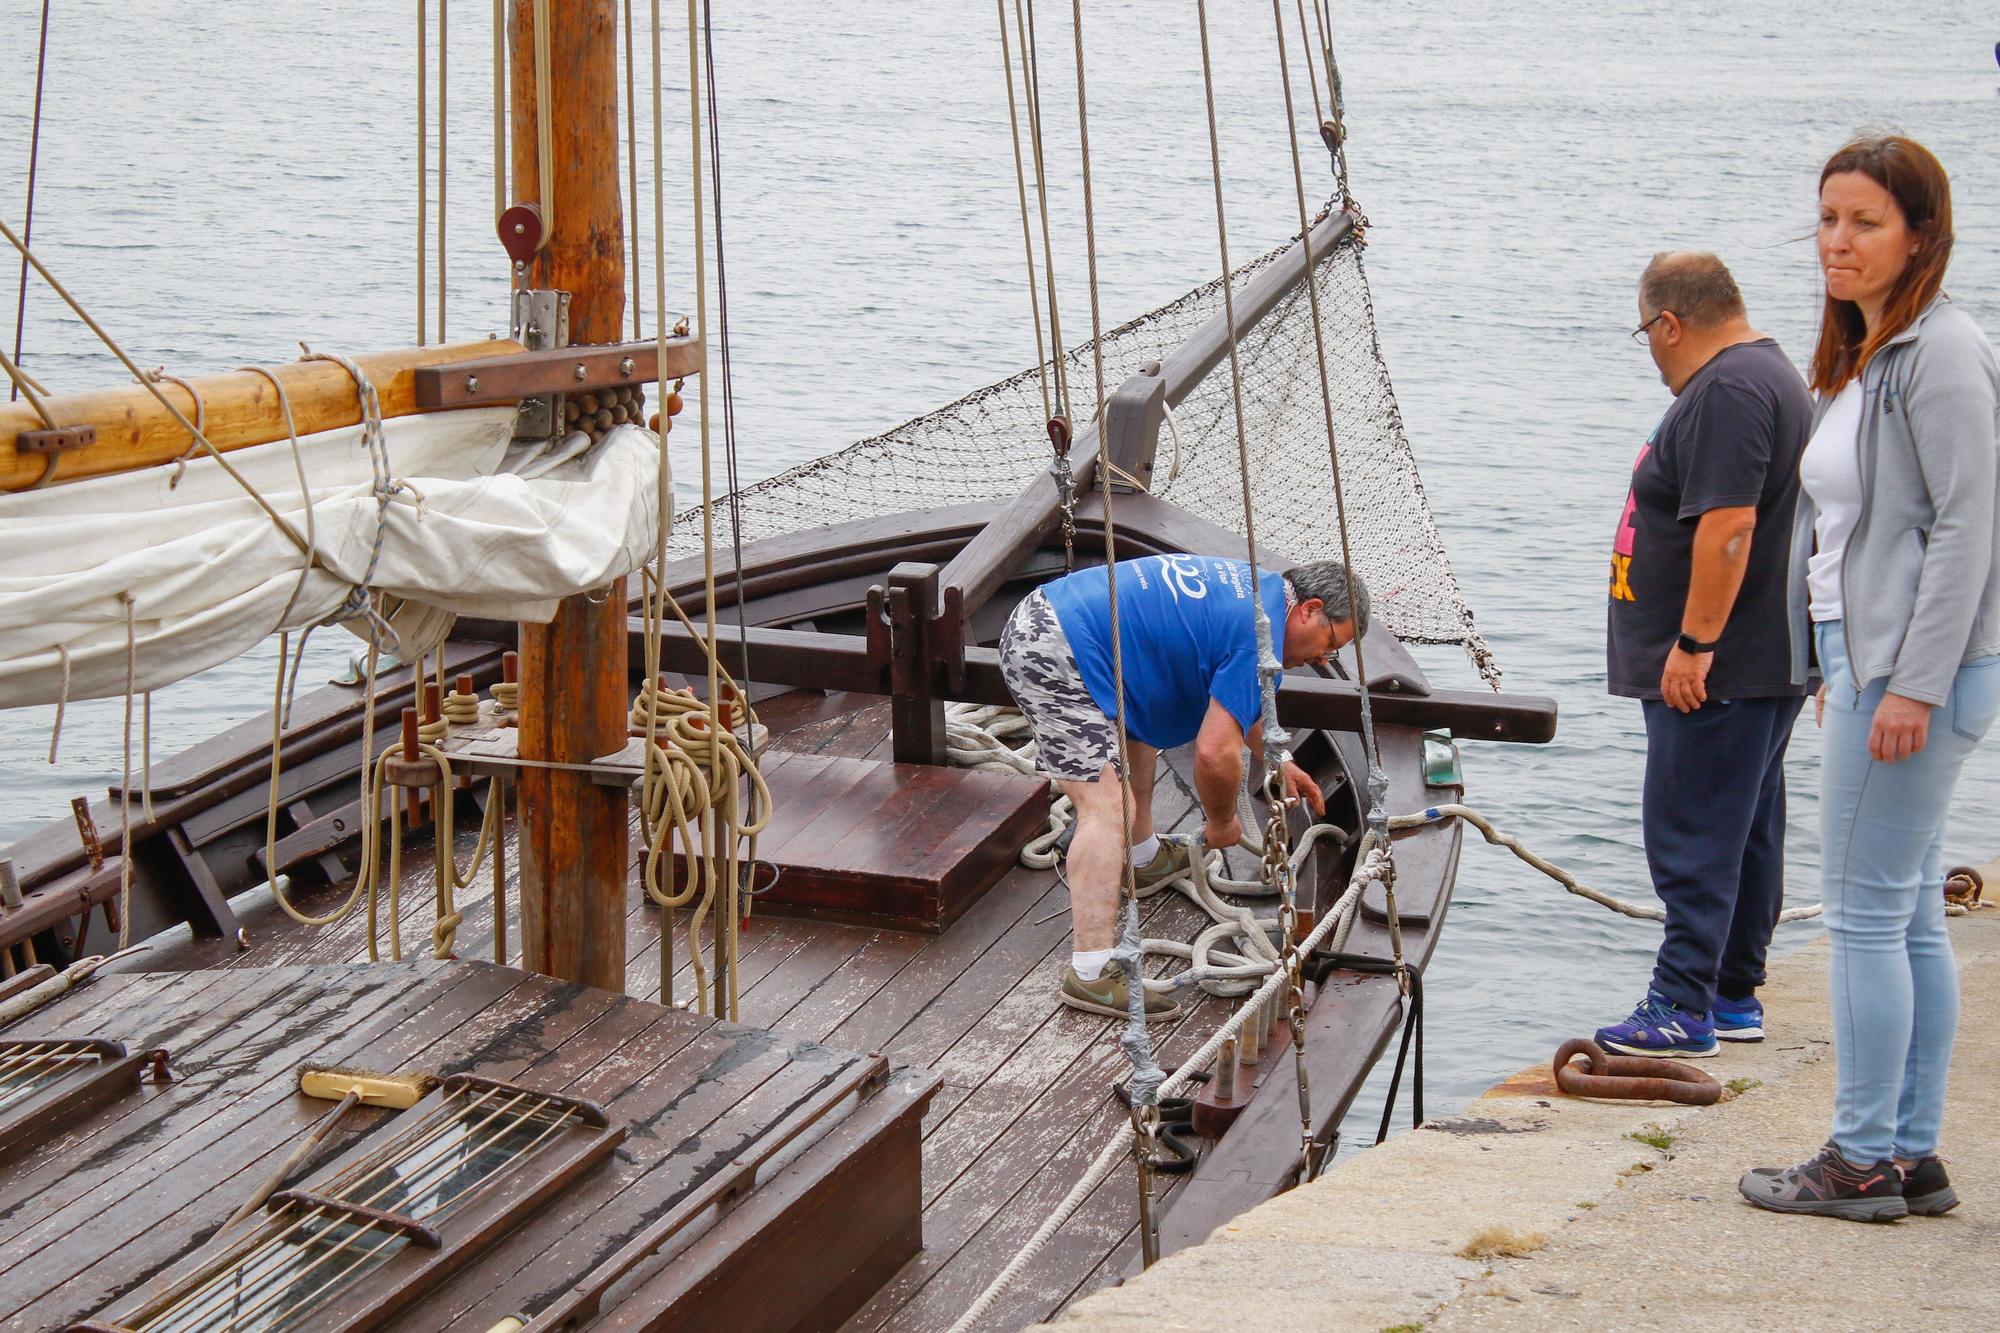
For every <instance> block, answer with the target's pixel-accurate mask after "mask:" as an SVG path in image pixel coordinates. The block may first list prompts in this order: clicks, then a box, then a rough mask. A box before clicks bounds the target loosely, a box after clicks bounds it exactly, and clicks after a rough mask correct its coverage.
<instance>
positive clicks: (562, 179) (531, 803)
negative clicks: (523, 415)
mask: <svg viewBox="0 0 2000 1333" xmlns="http://www.w3.org/2000/svg"><path fill="white" fill-rule="evenodd" d="M511 10H512V14H511V17H510V19H509V33H510V36H511V38H512V48H513V54H512V71H513V86H514V90H515V92H514V102H513V107H512V115H513V124H512V129H513V179H514V180H515V181H516V182H517V183H518V185H519V188H520V192H521V193H522V194H523V195H533V194H534V193H535V192H536V188H537V187H536V184H535V183H536V182H537V181H539V180H540V178H541V177H540V161H539V158H538V156H537V154H538V144H539V136H538V134H537V108H538V105H540V102H541V99H546V102H547V106H548V108H549V113H550V120H551V122H552V129H553V133H552V136H551V145H552V150H551V155H552V157H553V161H552V163H551V164H550V165H551V167H552V169H553V170H552V180H553V184H552V187H551V188H552V190H553V193H554V198H553V199H549V200H537V201H536V202H538V203H540V204H541V205H542V209H543V215H544V217H548V216H550V215H551V214H553V220H554V228H553V230H552V232H551V233H550V236H549V240H548V244H547V245H546V246H544V247H543V248H542V250H541V251H540V252H539V253H538V254H536V255H535V256H534V258H533V259H532V260H530V261H529V264H528V268H527V272H526V274H525V275H522V276H521V277H520V278H519V279H518V280H517V281H518V282H519V283H522V284H525V285H526V286H528V287H531V288H540V289H545V290H546V289H554V290H560V291H565V292H568V293H569V294H570V305H569V332H570V341H571V342H572V343H608V342H616V341H617V340H618V338H619V336H620V332H621V329H622V326H623V323H624V319H625V264H624V253H625V239H624V238H625V229H624V215H623V212H622V209H621V206H620V203H619V197H618V101H617V89H618V68H617V43H616V38H615V32H614V29H613V26H612V25H613V22H614V19H615V16H616V6H615V4H614V3H613V0H550V3H549V5H548V7H547V13H548V17H549V32H548V44H549V62H548V68H549V83H550V86H548V87H542V86H540V84H539V82H538V81H537V79H536V76H535V64H536V62H535V10H536V6H535V5H532V4H528V3H526V0H519V2H518V3H516V4H514V5H513V6H511ZM606 593H607V595H605V596H603V597H602V598H601V599H600V600H596V601H593V600H592V598H591V597H590V596H589V595H583V596H577V597H571V598H568V599H567V600H565V601H564V602H563V603H562V605H561V607H560V608H559V609H558V610H557V612H556V616H555V619H554V620H553V621H551V622H550V623H548V624H546V625H522V626H521V708H520V732H521V734H520V750H521V754H522V756H523V757H524V758H529V759H537V760H546V761H552V762H555V763H563V764H588V763H590V761H591V760H593V759H595V758H596V757H597V756H599V755H604V754H610V753H611V752H612V751H614V750H618V749H621V748H623V746H624V744H625V714H626V708H627V704H626V698H625V690H626V680H625V580H623V579H618V580H617V581H615V582H614V583H612V584H611V586H610V587H609V589H607V590H606ZM627 800H628V798H627V794H626V792H625V790H624V788H622V787H606V786H602V785H599V784H598V783H596V782H593V781H592V780H591V777H590V774H589V773H587V772H579V771H575V770H556V769H545V768H542V769H538V768H527V769H524V770H523V771H522V774H521V779H520V820H521V938H522V961H523V964H524V965H525V966H526V967H528V968H529V969H531V970H533V971H536V972H542V973H546V974H548V975H549V976H553V977H561V978H562V979H564V980H566V981H580V982H583V983H584V984H586V985H591V986H597V987H601V988H602V989H605V990H610V991H617V992H621V993H622V992H623V991H624V989H625V870H626V865H627V855H626V852H627V847H628V845H629V840H630V838H629V834H628V832H627V826H626V806H627Z"/></svg>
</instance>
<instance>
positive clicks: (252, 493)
mask: <svg viewBox="0 0 2000 1333" xmlns="http://www.w3.org/2000/svg"><path fill="white" fill-rule="evenodd" d="M0 236H4V237H5V238H6V239H7V242H8V244H10V245H12V246H13V247H14V248H15V249H16V250H19V251H20V252H21V257H22V258H23V259H24V260H26V261H27V262H28V263H29V264H31V265H33V266H34V270H35V272H36V274H37V275H39V276H40V278H41V279H42V281H43V282H46V283H47V284H48V285H49V287H50V289H51V290H53V291H54V292H55V294H56V295H57V296H60V297H61V298H62V300H63V304H65V305H67V306H68V307H69V308H70V309H71V310H72V311H73V312H75V314H76V317H77V318H78V319H81V320H82V321H83V322H84V323H85V324H86V325H88V326H89V327H90V331H91V332H92V333H94V334H96V335H97V340H98V341H99V342H101V343H103V344H104V345H105V347H107V348H109V349H110V351H111V354H112V355H113V356H115V357H117V358H118V360H119V363H120V364H122V365H123V366H124V367H125V369H126V370H127V371H128V372H129V373H130V374H131V376H132V378H133V379H135V380H137V381H139V383H140V384H141V385H142V386H144V387H145V389H146V391H147V392H148V393H150V394H152V395H153V397H154V398H155V399H156V400H158V402H159V404H160V406H162V407H164V408H166V409H167V411H168V412H169V413H170V414H171V415H172V416H173V418H174V420H175V421H177V422H179V423H180V426H181V428H182V429H183V430H185V431H186V432H187V433H188V434H189V435H191V436H193V437H194V440H195V443H196V444H198V445H200V446H201V447H202V448H204V449H206V450H208V452H209V454H210V455H211V456H212V457H213V458H214V459H215V462H216V466H218V467H220V468H221V469H222V470H223V472H225V473H226V474H228V476H229V479H230V480H231V481H234V482H235V483H236V484H237V485H238V486H241V487H242V488H243V491H244V494H246V495H248V496H249V497H250V498H251V499H252V500H254V501H255V502H256V504H257V507H258V508H259V509H262V510H263V511H264V513H265V514H266V515H268V516H269V517H270V520H271V521H272V522H273V523H275V524H277V525H278V530H279V531H280V532H282V533H284V534H285V536H286V537H287V538H289V539H290V540H291V543H292V545H294V546H296V547H298V548H299V549H300V550H301V551H303V550H305V549H306V545H305V539H304V538H302V537H300V536H299V534H298V533H296V532H294V531H293V530H292V526H291V524H289V523H287V522H285V520H284V517H283V516H282V515H280V514H279V513H278V511H277V510H275V509H273V508H272V507H271V502H270V501H269V500H266V499H265V498H264V497H263V496H262V495H261V494H259V492H258V490H257V488H256V487H255V486H252V485H251V484H250V481H249V479H248V478H247V477H245V476H244V475H243V474H242V473H241V472H239V471H237V470H236V467H235V466H234V465H233V464H232V463H230V461H229V460H228V459H227V458H224V457H223V456H222V451H221V450H220V449H218V448H216V447H215V446H214V445H213V444H211V443H210V442H209V439H208V436H207V435H205V434H203V433H202V431H201V430H200V429H199V428H198V427H197V426H196V425H195V424H194V423H193V422H192V421H189V420H188V419H187V416H186V415H185V414H184V413H183V412H182V411H181V410H180V408H178V407H176V406H174V404H173V402H172V401H171V400H170V399H168V397H167V396H166V394H164V393H162V392H161V391H160V386H159V385H158V384H157V383H155V382H154V381H153V380H152V379H151V378H149V377H148V376H147V375H146V373H145V372H144V371H142V370H140V369H139V367H138V365H137V364H136V363H135V362H134V361H133V360H132V358H131V357H129V356H127V355H126V354H125V349H124V348H123V347H120V346H119V345H118V342H117V340H116V339H114V338H113V337H112V336H111V335H110V334H109V333H106V332H105V331H104V326H103V325H102V324H99V323H98V322H97V320H96V319H95V318H93V317H92V316H91V314H90V312H89V311H87V310H85V309H84V308H83V305H82V303H81V302H79V301H78V300H77V299H76V298H75V297H74V296H72V295H70V292H69V288H67V287H65V286H63V285H62V284H61V283H60V282H58V281H56V277H55V275H54V274H53V273H50V272H49V270H48V266H47V265H45V264H44V263H42V261H41V260H40V259H39V258H37V257H36V255H35V252H34V251H33V250H30V249H29V248H28V243H27V242H26V241H24V240H22V239H21V238H20V237H19V236H16V235H15V234H14V229H13V228H12V227H10V226H8V225H7V224H6V222H5V221H0ZM10 373H13V372H10Z"/></svg>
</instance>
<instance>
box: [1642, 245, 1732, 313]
mask: <svg viewBox="0 0 2000 1333" xmlns="http://www.w3.org/2000/svg"><path fill="white" fill-rule="evenodd" d="M1639 302H1640V304H1641V305H1643V306H1645V307H1646V310H1647V312H1648V313H1649V314H1653V315H1658V314H1659V313H1660V312H1661V311H1663V310H1671V311H1673V312H1674V313H1675V314H1676V315H1678V316H1680V319H1681V322H1682V323H1683V324H1686V325H1687V326H1688V327H1689V328H1695V329H1712V328H1714V327H1715V326H1716V325H1718V324H1723V323H1727V322H1728V321H1729V320H1732V319H1741V318H1742V317H1743V315H1744V313H1745V311H1744V309H1743V293H1742V291H1741V290H1740V289H1739V288H1738V287H1737V286H1736V279H1735V278H1734V277H1732V276H1731V275H1730V272H1729V266H1728V265H1727V264H1724V263H1723V262H1722V261H1721V260H1720V259H1717V258H1716V257H1715V256H1714V255H1712V254H1709V253H1707V252H1706V251H1702V250H1662V251H1661V252H1660V253H1658V254H1656V255H1654V256H1653V262H1652V263H1650V264H1648V265H1646V271H1645V272H1644V273H1642V274H1640V275H1639Z"/></svg>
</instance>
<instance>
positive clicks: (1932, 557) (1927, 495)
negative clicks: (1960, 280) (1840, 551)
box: [1787, 294, 2000, 704]
mask: <svg viewBox="0 0 2000 1333" xmlns="http://www.w3.org/2000/svg"><path fill="white" fill-rule="evenodd" d="M1861 387H1862V391H1863V393H1864V395H1865V402H1864V404H1863V406H1862V415H1861V436H1860V446H1861V517H1860V520H1859V521H1858V522H1857V523H1856V524H1855V527H1854V535H1853V536H1852V537H1851V538H1849V540H1848V543H1847V554H1846V557H1845V559H1844V560H1843V561H1842V564H1841V574H1840V588H1841V604H1842V607H1843V608H1844V619H1843V622H1842V627H1843V629H1844V631H1845V633H1846V637H1847V657H1848V661H1849V662H1851V663H1852V664H1853V666H1854V680H1855V684H1856V686H1857V687H1866V686H1868V685H1870V684H1872V683H1873V682H1875V681H1877V680H1880V679H1881V678H1882V677H1884V676H1887V677H1888V678H1889V685H1888V689H1889V692H1890V693H1892V694H1900V695H1902V696H1903V697H1904V698H1906V699H1915V700H1917V701H1918V702H1920V703H1927V704H1941V703H1943V702H1944V699H1945V696H1946V694H1947V693H1949V692H1950V690H1951V684H1952V678H1953V676H1954V675H1956V673H1957V671H1958V668H1959V666H1960V665H1961V664H1962V663H1965V662H1968V661H1970V660H1972V659H1973V658H1977V657H1987V656H1991V655H1993V654H1995V653H2000V491H1996V486H1995V473H1996V470H2000V364H1996V362H1995V360H1994V356H1993V347H1992V344H1990V343H1989V342H1987V340H1986V335H1985V334H1984V333H1983V332H1982V331H1981V330H1980V328H1979V325H1978V324H1977V323H1975V322H1974V321H1973V318H1972V316H1970V315H1968V314H1966V313H1965V312H1964V311H1963V310H1960V309H1958V308H1957V307H1955V306H1953V305H1952V304H1951V302H1950V301H1949V300H1948V299H1947V298H1946V297H1945V296H1944V295H1942V294H1940V295H1939V296H1938V297H1937V298H1936V299H1935V300H1933V301H1932V302H1931V303H1930V304H1929V305H1928V306H1926V307H1925V308H1924V310H1923V313H1922V314H1920V315H1918V316H1917V318H1916V321H1915V322H1914V323H1912V324H1911V325H1910V327H1909V328H1907V329H1905V330H1903V332H1902V333H1900V334H1898V335H1897V336H1896V337H1895V338H1893V339H1891V340H1890V341H1889V342H1888V344H1887V345H1885V346H1884V347H1883V348H1882V350H1881V351H1880V352H1878V353H1877V354H1876V356H1875V358H1874V360H1873V361H1871V362H1869V364H1868V367H1867V369H1865V370H1864V371H1862V374H1861ZM1831 401H1832V398H1831V396H1830V395H1824V394H1823V395H1821V397H1820V399H1819V401H1818V402H1817V403H1816V404H1815V405H1814V409H1813V429H1815V430H1817V429H1818V428H1819V423H1820V421H1821V420H1822V419H1823V418H1824V417H1825V415H1826V410H1827V407H1828V405H1829V404H1830V403H1831ZM1817 517H1818V511H1817V509H1816V508H1815V507H1814V505H1813V503H1812V500H1811V497H1809V496H1807V495H1806V494H1804V493H1803V492H1801V493H1800V495H1799V506H1798V511H1797V515H1796V517H1795V518H1794V520H1793V526H1792V554H1791V567H1790V579H1791V588H1790V592H1789V595H1788V598H1787V610H1788V612H1789V614H1790V618H1791V646H1792V680H1793V682H1794V683H1797V684H1803V683H1806V682H1807V681H1808V679H1809V677H1810V675H1811V674H1813V671H1812V663H1811V626H1810V624H1809V622H1808V599H1807V592H1806V562H1807V560H1808V558H1810V557H1811V555H1812V553H1813V521H1814V519H1816V518H1817Z"/></svg>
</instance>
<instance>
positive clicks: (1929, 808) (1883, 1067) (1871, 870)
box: [1813, 620, 2000, 1165]
mask: <svg viewBox="0 0 2000 1333" xmlns="http://www.w3.org/2000/svg"><path fill="white" fill-rule="evenodd" d="M1813 633H1814V635H1815V641H1816V643H1817V645H1818V648H1819V660H1820V668H1821V670H1822V672H1823V673H1824V674H1825V677H1826V725H1825V736H1824V741H1823V750H1824V753H1823V757H1822V759H1821V763H1820V852H1821V859H1822V869H1821V895H1822V899H1823V901H1824V902H1825V904H1826V932H1827V935H1828V937H1829V940H1830V942H1831V944H1832V947H1833V967H1832V972H1833V1036H1834V1041H1833V1046H1834V1054H1835V1056H1836V1058H1837V1060H1838V1068H1839V1079H1838V1091H1837V1092H1836V1093H1835V1097H1834V1109H1833V1143H1834V1146H1835V1147H1837V1148H1839V1149H1840V1152H1841V1155H1842V1156H1844V1157H1846V1158H1847V1159H1848V1160H1849V1161H1851V1162H1857V1163H1860V1164H1863V1165H1866V1164H1869V1163H1873V1162H1877V1161H1880V1160H1881V1159H1882V1158H1884V1157H1888V1156H1891V1155H1894V1156H1897V1157H1904V1158H1912V1157H1924V1156H1928V1155H1929V1154H1931V1153H1934V1152H1936V1151H1937V1146H1938V1132H1939V1129H1940V1128H1941V1127H1942V1125H1943V1123H1944V1093H1945V1072H1946V1070H1947V1068H1948V1067H1949V1065H1950V1063H1951V1045H1952V1038H1953V1037H1954V1035H1955V1034H1956V1032H1957V1030H1958V968H1957V965H1956V963H1954V961H1953V959H1952V955H1951V939H1950V937H1949V936H1948V935H1946V933H1945V926H1944V920H1945V918H1944V894H1943V884H1944V861H1943V857H1944V848H1943V837H1944V825H1945V816H1946V814H1947V812H1948V811H1949V810H1950V807H1951V793H1952V788H1953V787H1955V786H1957V785H1958V774H1959V770H1960V769H1962V768H1963V767H1964V766H1965V760H1966V757H1967V756H1968V755H1970V754H1971V753H1972V750H1973V747H1974V746H1975V745H1977V744H1978V743H1979V739H1980V737H1982V736H1984V735H1985V734H1986V731H1987V729H1988V728H1989V727H1991V726H1992V725H1993V720H1994V714H1995V713H1996V712H2000V657H1984V658H1980V659H1978V660H1976V661H1974V662H1969V663H1967V664H1966V665H1964V666H1962V667H1960V668H1959V671H1958V675H1957V677H1956V679H1955V680H1954V681H1953V683H1952V687H1951V693H1950V694H1949V695H1948V696H1947V697H1946V699H1945V701H1944V703H1943V704H1941V705H1939V706H1938V707H1937V708H1935V709H1933V710H1932V711H1931V723H1930V733H1929V737H1928V739H1927V740H1926V742H1925V744H1924V748H1923V749H1922V750H1920V751H1918V752H1917V753H1916V754H1914V755H1911V756H1910V757H1909V758H1908V759H1905V760H1903V761H1902V762H1901V763H1895V764H1884V763H1879V762H1877V761H1875V760H1873V759H1871V758H1869V756H1868V731H1869V728H1870V726H1871V725H1872V724H1873V722H1874V719H1875V706H1876V705H1877V704H1879V703H1880V702H1881V701H1882V696H1883V694H1884V693H1885V692H1886V690H1887V687H1888V681H1887V680H1886V679H1885V680H1878V681H1875V682H1874V683H1873V684H1871V685H1869V686H1868V687H1867V688H1866V689H1863V690H1860V691H1859V692H1858V693H1857V691H1856V689H1855V685H1854V673H1853V671H1852V669H1851V668H1850V666H1849V664H1848V660H1847V645H1846V640H1845V639H1844V638H1843V637H1842V634H1841V626H1840V622H1839V621H1837V620H1836V621H1828V622H1826V623H1824V624H1821V625H1816V626H1814V628H1813Z"/></svg>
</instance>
